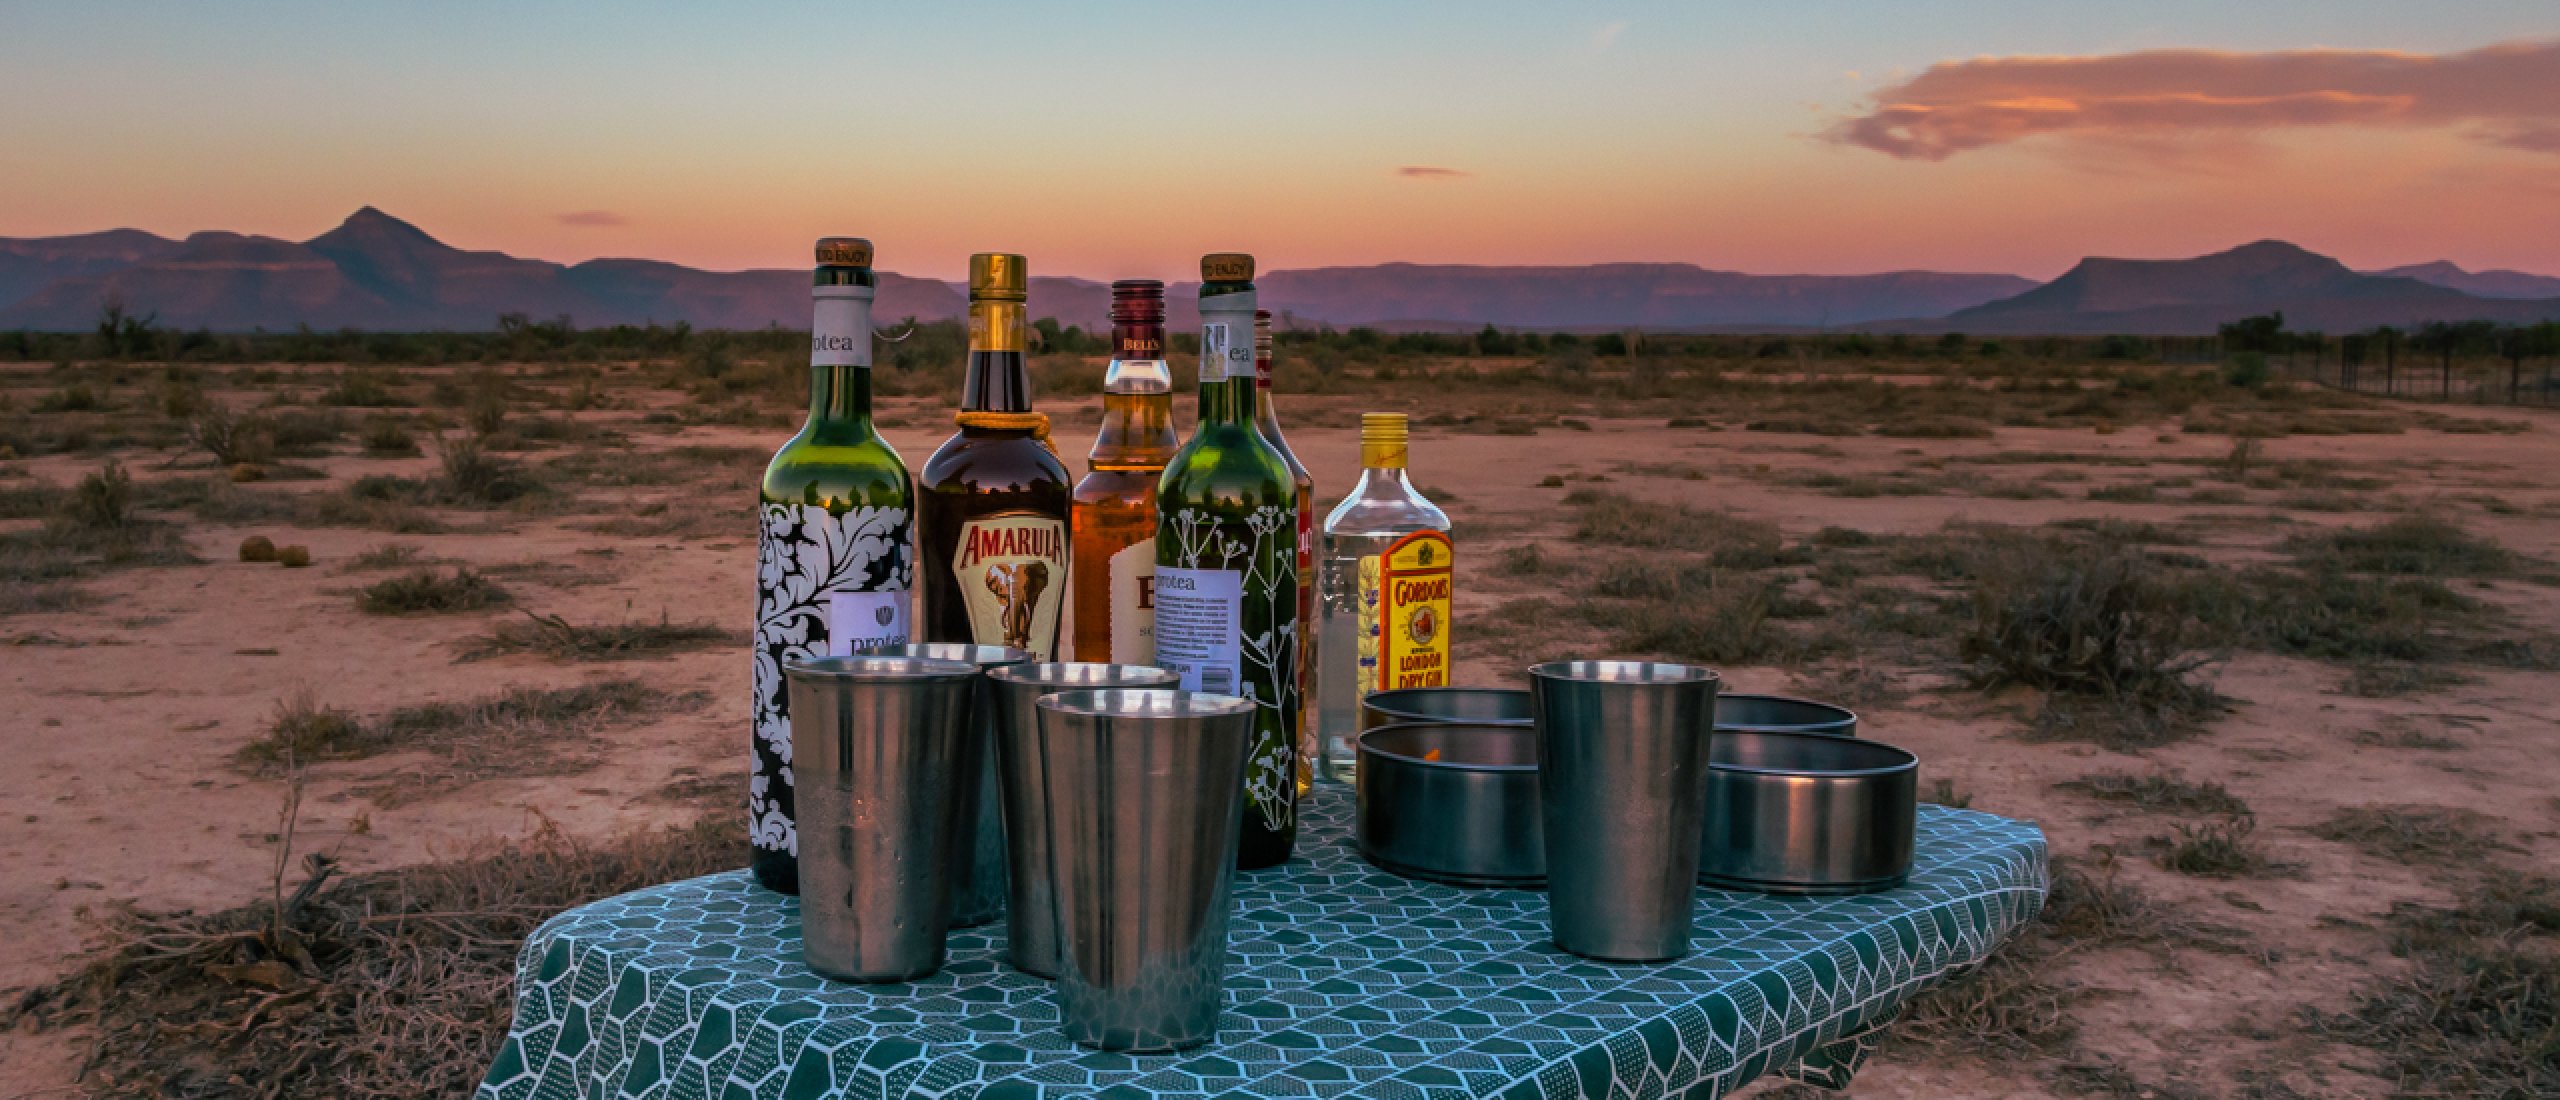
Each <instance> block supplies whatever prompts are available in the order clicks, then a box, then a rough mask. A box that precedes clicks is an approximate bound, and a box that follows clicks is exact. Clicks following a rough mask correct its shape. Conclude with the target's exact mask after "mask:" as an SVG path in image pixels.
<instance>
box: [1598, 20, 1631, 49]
mask: <svg viewBox="0 0 2560 1100" xmlns="http://www.w3.org/2000/svg"><path fill="white" fill-rule="evenodd" d="M1625 33H1627V21H1626V20H1624V19H1612V20H1610V21H1608V22H1606V23H1602V24H1600V26H1599V27H1597V28H1595V29H1593V30H1592V32H1591V52H1593V53H1600V52H1603V51H1605V50H1607V49H1608V48H1609V47H1611V46H1615V45H1617V44H1618V36H1619V35H1622V34H1625Z"/></svg>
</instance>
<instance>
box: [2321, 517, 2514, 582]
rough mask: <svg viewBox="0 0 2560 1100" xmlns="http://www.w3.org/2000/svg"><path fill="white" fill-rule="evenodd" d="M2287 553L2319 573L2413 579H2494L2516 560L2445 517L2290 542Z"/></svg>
mask: <svg viewBox="0 0 2560 1100" xmlns="http://www.w3.org/2000/svg"><path fill="white" fill-rule="evenodd" d="M2285 549H2286V550H2289V551H2291V552H2292V553H2293V554H2294V556H2295V557H2297V558H2299V559H2301V561H2302V562H2303V563H2304V564H2305V565H2307V566H2312V567H2315V568H2331V569H2341V570H2345V571H2347V572H2351V573H2388V574H2394V575H2398V576H2409V577H2494V576H2499V575H2501V574H2504V573H2506V572H2508V571H2509V570H2511V569H2513V568H2514V566H2515V556H2514V555H2512V554H2510V553H2508V552H2507V550H2506V548H2505V547H2502V546H2499V545H2498V544H2497V543H2495V542H2491V541H2489V540H2488V539H2485V538H2481V537H2480V536H2478V535H2474V534H2472V533H2470V532H2468V531H2465V530H2463V529H2462V528H2460V527H2458V526H2455V525H2454V524H2453V523H2452V522H2451V521H2449V520H2446V519H2444V518H2443V517H2441V516H2432V515H2415V516H2401V517H2399V518H2397V519H2393V520H2391V521H2389V522H2386V523H2383V524H2380V525H2378V526H2374V527H2350V528H2346V529H2344V530H2339V531H2331V532H2327V533H2325V534H2319V535H2303V536H2298V537H2296V538H2293V539H2290V540H2287V541H2286V543H2285Z"/></svg>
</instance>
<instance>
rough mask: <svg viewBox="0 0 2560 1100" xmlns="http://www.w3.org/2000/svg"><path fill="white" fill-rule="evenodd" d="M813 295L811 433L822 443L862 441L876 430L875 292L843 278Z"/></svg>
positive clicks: (810, 332) (818, 288)
mask: <svg viewBox="0 0 2560 1100" xmlns="http://www.w3.org/2000/svg"><path fill="white" fill-rule="evenodd" d="M812 293H813V295H814V298H815V302H814V309H813V311H812V317H811V322H810V325H809V425H808V428H807V432H808V434H809V436H810V438H812V439H813V440H816V441H818V442H830V443H831V442H838V441H845V442H850V441H854V440H859V439H862V438H864V437H867V436H869V435H871V434H872V428H871V293H872V290H871V288H870V287H868V286H862V285H858V284H854V283H851V282H839V283H820V284H819V285H818V286H817V287H816V289H815V290H814V291H813V292H812Z"/></svg>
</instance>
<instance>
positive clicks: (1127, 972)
mask: <svg viewBox="0 0 2560 1100" xmlns="http://www.w3.org/2000/svg"><path fill="white" fill-rule="evenodd" d="M1253 706H1254V705H1253V704H1252V703H1251V702H1248V701H1246V700H1243V699H1237V698H1234V697H1232V696H1224V695H1202V694H1195V693H1191V692H1182V691H1165V690H1160V689H1143V690H1128V689H1113V690H1108V691H1077V692H1064V693H1060V694H1056V695H1047V696H1043V697H1041V699H1040V702H1039V710H1040V737H1039V744H1040V764H1041V770H1042V779H1043V780H1044V783H1043V788H1044V791H1045V794H1046V798H1047V801H1048V804H1049V805H1048V808H1049V873H1050V881H1051V885H1052V888H1053V889H1054V891H1055V894H1056V899H1057V911H1058V924H1057V928H1058V961H1059V967H1058V1000H1059V1006H1060V1009H1061V1012H1060V1015H1061V1016H1062V1017H1063V1018H1064V1025H1065V1027H1064V1029H1065V1031H1066V1034H1067V1038H1069V1039H1071V1040H1074V1041H1075V1042H1077V1043H1081V1044H1083V1045H1085V1046H1090V1047H1098V1048H1100V1049H1103V1050H1119V1051H1166V1050H1180V1049H1183V1048H1186V1047H1193V1046H1198V1045H1200V1044H1202V1043H1205V1042H1208V1041H1209V1040H1210V1039H1211V1038H1213V1037H1215V1036H1216V1035H1217V1031H1218V1010H1219V1003H1220V1000H1221V999H1222V997H1223V994H1224V990H1223V982H1224V980H1225V976H1226V966H1227V920H1228V916H1229V914H1230V912H1231V910H1232V909H1233V905H1234V902H1233V892H1234V887H1235V874H1236V870H1235V867H1236V836H1237V834H1238V832H1239V831H1240V830H1241V828H1242V824H1243V816H1242V815H1243V810H1244V765H1245V758H1246V756H1247V755H1248V753H1249V750H1250V748H1251V747H1252V744H1253Z"/></svg>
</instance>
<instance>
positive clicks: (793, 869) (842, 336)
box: [747, 237, 915, 894]
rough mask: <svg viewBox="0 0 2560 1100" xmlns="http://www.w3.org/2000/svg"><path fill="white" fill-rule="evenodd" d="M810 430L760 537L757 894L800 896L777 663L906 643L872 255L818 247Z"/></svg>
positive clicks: (903, 521) (752, 825) (906, 482)
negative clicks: (876, 347) (881, 421)
mask: <svg viewBox="0 0 2560 1100" xmlns="http://www.w3.org/2000/svg"><path fill="white" fill-rule="evenodd" d="M817 260H818V263H817V270H816V273H815V274H814V275H813V276H812V277H811V282H812V284H813V288H812V290H811V293H812V295H813V296H814V297H815V299H816V301H815V309H814V311H813V312H814V317H813V318H812V321H811V324H810V332H809V421H808V423H806V424H804V425H802V426H801V428H800V434H798V435H795V436H792V437H791V439H790V441H789V442H786V443H784V444H783V445H782V449H781V450H779V451H777V452H775V453H774V456H773V461H772V462H771V463H770V464H768V465H767V466H766V467H765V471H764V485H763V492H762V493H761V496H760V499H761V505H760V507H759V520H760V522H759V524H758V528H757V535H756V627H755V680H754V683H755V703H754V722H755V731H754V737H753V739H752V740H753V748H752V752H753V757H754V759H753V761H752V765H751V767H750V770H749V772H748V775H749V779H748V787H747V826H748V828H747V835H748V837H749V839H750V843H751V844H752V845H753V847H754V859H753V862H752V866H753V868H754V871H755V877H756V881H758V882H760V883H763V884H764V885H765V886H766V887H767V888H769V889H774V890H779V891H781V892H783V893H786V894H796V893H798V892H799V891H800V872H799V866H800V865H799V851H800V839H799V831H798V828H797V825H796V821H795V819H794V813H795V808H794V805H793V801H792V789H791V699H790V693H789V692H788V691H786V690H785V689H784V685H783V678H782V662H784V661H785V660H789V659H794V658H799V657H808V656H830V655H841V654H847V653H853V652H855V651H858V650H861V649H866V648H870V647H874V646H881V645H892V644H897V643H902V642H905V641H906V640H907V616H908V607H907V599H908V597H907V591H908V583H909V579H910V569H911V563H910V561H909V557H908V555H909V547H908V536H909V516H910V509H912V508H913V506H914V503H915V486H914V482H913V481H912V480H910V479H909V478H908V476H907V466H906V463H904V462H901V461H899V459H898V452H896V451H894V450H891V449H890V447H889V444H888V441H886V440H884V439H882V438H880V433H879V432H878V431H877V430H875V429H874V428H873V427H872V424H871V294H872V287H873V279H872V274H871V242H869V241H865V240H861V239H858V238H853V237H828V238H826V239H824V240H821V241H819V242H818V256H817Z"/></svg>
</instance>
